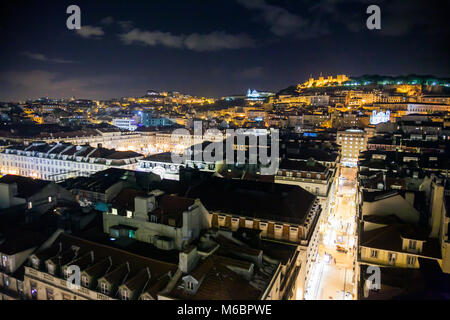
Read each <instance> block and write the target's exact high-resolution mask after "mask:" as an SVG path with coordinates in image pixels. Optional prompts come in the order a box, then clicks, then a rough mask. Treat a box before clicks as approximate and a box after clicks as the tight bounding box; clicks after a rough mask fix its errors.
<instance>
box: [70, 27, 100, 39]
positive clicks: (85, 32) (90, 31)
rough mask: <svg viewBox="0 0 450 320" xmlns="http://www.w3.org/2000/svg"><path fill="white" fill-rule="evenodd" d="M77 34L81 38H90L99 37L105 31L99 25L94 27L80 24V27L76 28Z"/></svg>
mask: <svg viewBox="0 0 450 320" xmlns="http://www.w3.org/2000/svg"><path fill="white" fill-rule="evenodd" d="M76 32H77V34H79V35H80V36H82V37H83V38H91V39H100V38H101V37H102V36H103V35H104V34H105V32H104V31H103V29H102V28H101V27H94V26H89V25H86V26H83V25H82V26H81V28H80V29H78V30H77V31H76Z"/></svg>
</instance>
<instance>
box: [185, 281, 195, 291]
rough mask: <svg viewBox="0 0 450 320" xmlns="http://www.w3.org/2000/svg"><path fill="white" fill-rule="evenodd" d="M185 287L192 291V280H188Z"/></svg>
mask: <svg viewBox="0 0 450 320" xmlns="http://www.w3.org/2000/svg"><path fill="white" fill-rule="evenodd" d="M186 287H187V289H188V290H191V291H194V283H193V282H192V281H188V282H187V283H186Z"/></svg>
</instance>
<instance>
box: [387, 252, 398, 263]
mask: <svg viewBox="0 0 450 320" xmlns="http://www.w3.org/2000/svg"><path fill="white" fill-rule="evenodd" d="M396 259H397V254H395V253H392V252H389V254H388V261H389V264H394V263H395V260H396Z"/></svg>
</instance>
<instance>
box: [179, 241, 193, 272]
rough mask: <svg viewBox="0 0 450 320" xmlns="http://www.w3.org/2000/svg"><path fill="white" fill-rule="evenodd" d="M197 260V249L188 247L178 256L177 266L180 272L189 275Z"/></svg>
mask: <svg viewBox="0 0 450 320" xmlns="http://www.w3.org/2000/svg"><path fill="white" fill-rule="evenodd" d="M197 260H198V252H197V247H195V246H188V247H187V248H186V249H185V250H183V251H181V252H180V254H179V265H178V267H179V268H180V270H181V272H183V273H189V272H191V270H192V269H193V268H194V267H195V265H196V264H197Z"/></svg>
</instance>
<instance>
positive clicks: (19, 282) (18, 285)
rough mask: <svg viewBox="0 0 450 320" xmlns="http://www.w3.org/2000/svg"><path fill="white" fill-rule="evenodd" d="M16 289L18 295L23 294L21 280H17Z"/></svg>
mask: <svg viewBox="0 0 450 320" xmlns="http://www.w3.org/2000/svg"><path fill="white" fill-rule="evenodd" d="M17 290H18V291H19V294H20V295H22V294H23V282H22V281H17Z"/></svg>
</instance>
